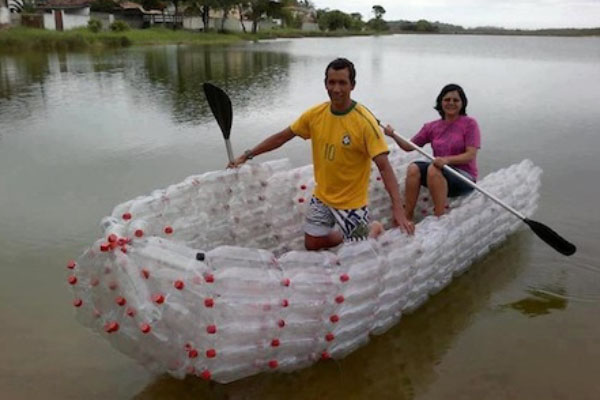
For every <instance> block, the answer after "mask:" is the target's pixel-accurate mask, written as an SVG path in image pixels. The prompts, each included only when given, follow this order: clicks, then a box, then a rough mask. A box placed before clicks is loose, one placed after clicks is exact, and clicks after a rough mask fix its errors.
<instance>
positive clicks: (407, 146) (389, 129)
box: [383, 125, 414, 151]
mask: <svg viewBox="0 0 600 400" xmlns="http://www.w3.org/2000/svg"><path fill="white" fill-rule="evenodd" d="M383 132H384V133H385V135H386V136H389V137H391V138H392V139H394V141H395V142H396V143H398V146H400V148H401V149H402V150H404V151H413V150H414V147H413V146H411V145H410V143H407V142H406V141H405V140H404V139H402V138H401V137H400V136H398V135H396V134H395V133H394V128H392V126H391V125H387V126H386V127H385V128H383Z"/></svg>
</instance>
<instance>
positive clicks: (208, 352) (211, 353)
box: [206, 349, 217, 358]
mask: <svg viewBox="0 0 600 400" xmlns="http://www.w3.org/2000/svg"><path fill="white" fill-rule="evenodd" d="M216 356H217V351H216V350H215V349H208V350H206V357H208V358H215V357H216Z"/></svg>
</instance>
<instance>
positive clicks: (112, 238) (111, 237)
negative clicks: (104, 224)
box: [107, 233, 118, 243]
mask: <svg viewBox="0 0 600 400" xmlns="http://www.w3.org/2000/svg"><path fill="white" fill-rule="evenodd" d="M107 239H108V243H114V242H116V241H117V239H118V237H117V235H115V234H114V233H111V234H110V235H108V238H107Z"/></svg>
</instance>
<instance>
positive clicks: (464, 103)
mask: <svg viewBox="0 0 600 400" xmlns="http://www.w3.org/2000/svg"><path fill="white" fill-rule="evenodd" d="M455 90H456V91H457V92H458V95H459V97H460V100H461V101H462V108H461V109H460V113H459V114H460V115H467V95H466V94H465V91H464V90H463V88H461V87H460V86H458V85H457V84H455V83H450V84H448V85H446V86H444V87H443V88H442V91H441V92H440V94H438V97H437V99H435V107H433V108H435V109H436V110H437V112H438V113H439V114H440V115H441V116H442V119H444V110H443V109H442V99H443V98H444V96H445V95H446V94H448V92H453V91H455Z"/></svg>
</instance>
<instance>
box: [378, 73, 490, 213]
mask: <svg viewBox="0 0 600 400" xmlns="http://www.w3.org/2000/svg"><path fill="white" fill-rule="evenodd" d="M435 109H436V110H437V111H438V113H439V114H440V116H441V117H442V118H441V119H438V120H435V121H431V122H428V123H426V124H425V125H423V128H421V130H420V131H419V133H417V134H416V135H415V136H413V138H412V139H411V142H413V143H414V144H416V145H417V146H419V147H423V146H424V145H426V144H427V143H431V147H432V148H433V156H434V157H435V160H434V161H433V162H429V161H417V162H415V163H412V164H410V165H409V167H408V170H407V173H406V189H405V190H406V194H405V197H406V199H405V204H406V206H405V207H406V210H405V213H406V217H407V218H408V219H409V220H411V219H412V218H413V217H414V210H415V205H416V204H417V198H418V196H419V190H420V187H421V185H423V186H425V187H427V188H429V191H430V192H431V198H432V200H433V205H434V214H435V215H436V216H440V215H442V214H444V209H445V207H446V199H447V198H448V197H456V196H461V195H464V194H467V193H469V192H470V191H472V190H473V188H472V187H471V186H469V185H467V184H466V183H464V182H463V181H461V180H460V179H458V178H456V177H454V176H453V175H451V174H449V173H448V172H446V171H444V170H443V167H444V165H450V166H452V167H453V168H454V169H455V170H456V171H458V172H460V173H461V174H463V175H464V176H466V177H467V178H469V179H471V180H472V181H473V182H475V181H476V180H477V162H476V158H477V150H478V149H479V148H480V147H481V138H480V133H479V126H478V125H477V121H475V119H474V118H471V117H468V116H467V96H466V95H465V92H464V91H463V89H462V88H461V87H460V86H458V85H456V84H449V85H446V86H444V87H443V88H442V91H441V92H440V94H439V95H438V97H437V99H436V106H435ZM384 131H385V134H386V135H387V136H390V137H392V138H393V139H394V140H395V141H396V143H398V145H399V146H400V147H401V148H402V149H403V150H405V151H413V147H412V146H411V145H410V144H409V143H407V142H405V141H404V140H403V139H402V138H400V137H399V136H398V135H395V134H394V129H393V128H392V127H391V126H389V125H388V126H386V127H385V130H384Z"/></svg>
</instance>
